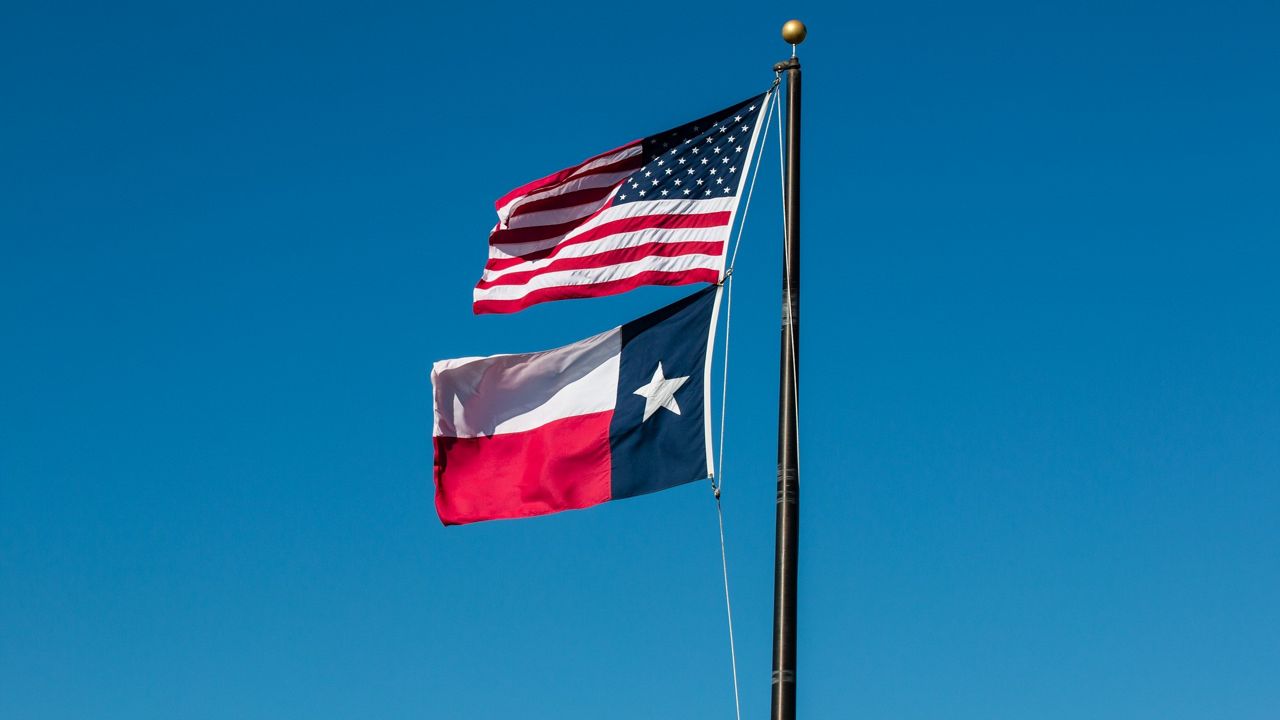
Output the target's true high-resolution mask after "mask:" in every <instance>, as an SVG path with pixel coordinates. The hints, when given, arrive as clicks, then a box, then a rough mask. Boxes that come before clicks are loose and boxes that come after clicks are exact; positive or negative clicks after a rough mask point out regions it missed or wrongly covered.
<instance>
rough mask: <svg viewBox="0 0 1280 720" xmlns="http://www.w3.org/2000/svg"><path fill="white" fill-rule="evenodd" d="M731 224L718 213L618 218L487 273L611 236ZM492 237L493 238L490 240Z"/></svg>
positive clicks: (493, 265) (495, 262)
mask: <svg viewBox="0 0 1280 720" xmlns="http://www.w3.org/2000/svg"><path fill="white" fill-rule="evenodd" d="M728 224H729V211H728V210H721V211H718V212H709V213H696V214H688V213H681V214H678V215H637V216H636V217H629V218H619V219H617V220H610V221H609V222H605V223H600V224H599V225H597V226H595V227H593V228H591V229H590V230H586V231H583V232H582V233H581V234H579V235H575V236H573V237H572V238H570V239H568V240H565V241H564V242H562V243H560V244H558V245H554V246H552V247H549V248H543V249H541V250H534V251H533V252H530V253H525V254H524V255H521V256H519V257H513V258H490V259H489V260H488V262H486V263H485V265H484V269H485V270H502V269H504V268H509V267H512V266H515V265H519V264H520V263H522V262H528V261H530V260H542V259H543V258H549V257H552V256H554V255H556V254H557V253H559V252H560V248H564V247H569V246H570V245H578V244H580V243H584V242H591V241H592V240H599V239H601V238H606V237H609V236H610V235H619V234H622V233H629V232H637V231H639V230H650V229H654V228H658V229H663V230H676V229H680V228H714V227H722V226H725V225H728ZM490 237H492V236H490Z"/></svg>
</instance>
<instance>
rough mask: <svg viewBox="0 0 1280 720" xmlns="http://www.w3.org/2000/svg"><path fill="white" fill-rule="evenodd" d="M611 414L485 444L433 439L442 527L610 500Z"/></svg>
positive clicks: (508, 435)
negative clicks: (443, 525)
mask: <svg viewBox="0 0 1280 720" xmlns="http://www.w3.org/2000/svg"><path fill="white" fill-rule="evenodd" d="M612 419H613V411H612V410H607V411H605V412H598V413H590V414H587V415H578V416H575V417H568V418H564V419H561V420H553V421H551V422H549V423H547V424H546V425H543V426H541V427H538V428H534V429H533V430H526V431H524V432H515V433H502V434H498V435H490V436H489V437H477V438H455V437H435V438H432V441H433V444H434V445H435V481H436V512H437V513H439V515H440V521H441V522H443V523H444V524H445V525H460V524H462V523H469V522H478V521H480V520H498V519H501V518H522V517H532V516H534V515H546V514H548V513H553V512H559V511H561V510H572V509H576V508H584V507H590V506H591V505H598V504H600V503H602V502H605V501H606V500H608V499H609V497H610V493H611V492H612V490H611V487H610V481H611V475H612V471H613V470H612V458H611V455H610V451H609V422H610V421H611V420H612Z"/></svg>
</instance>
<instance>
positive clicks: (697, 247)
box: [476, 241, 724, 290]
mask: <svg viewBox="0 0 1280 720" xmlns="http://www.w3.org/2000/svg"><path fill="white" fill-rule="evenodd" d="M723 252H724V242H722V241H704V242H700V241H688V242H674V243H663V242H651V243H644V244H642V245H632V246H630V247H624V248H618V249H617V250H607V251H605V252H602V253H596V254H595V255H586V256H583V257H570V258H561V259H560V260H556V261H555V262H553V263H551V264H549V265H547V266H546V267H542V268H538V269H537V270H525V271H522V272H513V273H508V274H506V275H503V276H501V277H497V278H494V279H492V280H481V281H480V282H479V283H477V284H476V289H477V290H483V289H484V288H489V287H494V286H496V285H523V284H525V283H526V282H528V281H529V280H530V279H531V278H535V277H537V276H539V275H542V274H544V273H551V272H558V271H560V270H588V269H591V268H605V267H609V266H611V265H617V264H619V263H625V262H632V261H634V260H640V259H643V258H647V257H678V256H680V255H721V254H722V253H723Z"/></svg>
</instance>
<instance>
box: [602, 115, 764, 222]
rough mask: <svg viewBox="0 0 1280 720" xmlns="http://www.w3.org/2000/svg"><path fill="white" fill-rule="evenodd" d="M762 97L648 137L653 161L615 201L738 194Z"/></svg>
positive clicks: (646, 145)
mask: <svg viewBox="0 0 1280 720" xmlns="http://www.w3.org/2000/svg"><path fill="white" fill-rule="evenodd" d="M763 100H764V98H763V97H759V98H755V99H753V100H751V101H749V102H747V103H745V104H743V105H742V106H740V107H737V108H733V109H730V110H727V111H721V112H718V113H715V114H713V115H708V116H707V117H704V118H702V119H700V120H694V121H693V122H691V123H688V124H686V125H681V126H680V127H678V128H676V129H675V130H671V131H668V132H665V133H662V134H661V135H654V136H652V137H648V138H645V139H644V140H643V141H642V143H643V146H644V154H645V156H646V157H648V158H650V161H649V164H648V165H645V166H644V167H642V168H640V169H639V170H637V171H636V173H635V174H634V175H632V176H631V177H629V178H627V179H626V180H625V181H624V182H623V184H622V187H620V188H619V190H618V194H617V196H616V197H615V198H614V201H613V204H614V205H621V204H624V203H632V202H639V201H641V200H659V199H664V198H670V199H680V198H689V199H698V198H706V197H734V196H736V195H737V194H738V188H739V187H740V186H741V185H742V183H740V182H738V179H739V177H741V174H742V173H743V172H744V170H745V168H746V164H747V159H748V157H749V156H748V153H749V149H748V148H749V146H750V144H751V138H752V131H753V130H755V126H756V123H757V122H759V120H760V113H761V112H762V111H763V109H764V107H763V106H764V102H763Z"/></svg>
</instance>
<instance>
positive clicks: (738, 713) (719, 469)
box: [711, 82, 778, 720]
mask: <svg viewBox="0 0 1280 720" xmlns="http://www.w3.org/2000/svg"><path fill="white" fill-rule="evenodd" d="M777 87H778V85H777V83H776V82H775V83H774V86H773V88H770V93H771V97H770V103H769V106H768V108H766V115H765V119H764V126H763V127H761V128H760V132H762V133H764V135H765V138H762V142H763V141H764V140H765V139H767V137H768V134H769V122H770V119H771V118H772V117H773V111H774V108H776V107H777V105H778V96H777V93H775V92H773V91H774V90H776V89H777ZM763 156H764V153H763V152H762V153H760V155H759V156H757V157H756V160H755V168H754V169H753V170H752V173H751V184H750V186H749V187H748V188H747V200H746V203H745V204H744V205H743V207H742V220H741V222H739V223H738V237H737V238H736V239H735V240H734V243H733V253H732V254H731V255H730V256H729V268H728V270H727V271H726V272H725V278H724V280H725V284H726V285H727V286H728V287H726V288H725V295H726V297H725V311H724V361H723V363H722V365H721V376H720V447H719V452H718V457H717V458H716V473H715V477H713V478H712V479H711V488H712V490H713V491H714V495H715V500H716V521H717V522H718V524H719V528H720V569H721V571H722V572H723V574H724V612H725V617H726V618H727V619H728V622H729V662H730V664H731V666H732V669H733V712H734V717H736V718H737V720H742V703H741V701H740V700H739V697H738V653H737V649H736V647H735V646H734V640H733V603H732V602H730V600H729V559H728V553H727V552H726V551H725V542H724V509H723V508H722V507H721V505H720V488H721V487H722V486H723V483H724V425H725V418H726V416H727V404H728V403H727V400H728V397H729V331H730V329H731V328H732V327H733V323H732V320H733V267H734V263H735V262H737V260H738V248H739V247H740V246H741V245H742V231H743V228H745V227H746V224H747V213H749V212H750V211H751V196H752V194H753V193H754V192H755V189H756V177H758V176H759V175H760V165H761V162H760V159H761V158H762V157H763Z"/></svg>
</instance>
